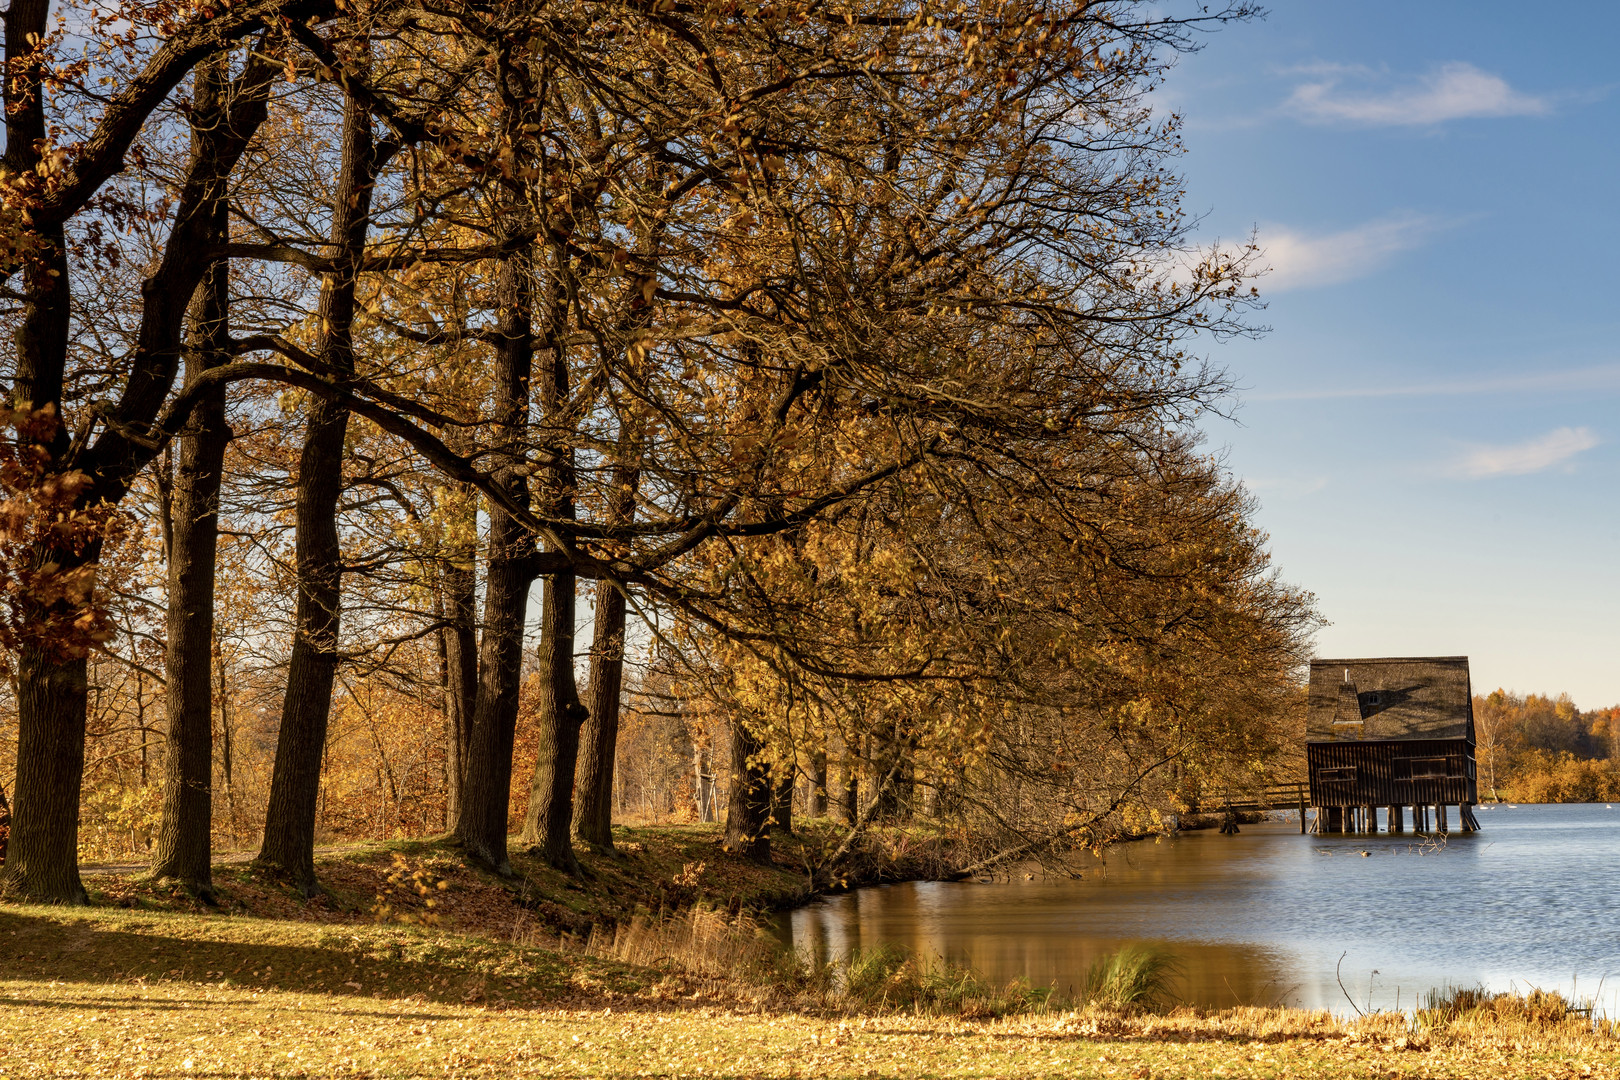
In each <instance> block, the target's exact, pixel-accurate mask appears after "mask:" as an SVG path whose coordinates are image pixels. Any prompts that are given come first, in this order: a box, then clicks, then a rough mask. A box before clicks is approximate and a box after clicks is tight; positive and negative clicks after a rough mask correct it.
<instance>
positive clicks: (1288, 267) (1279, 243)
mask: <svg viewBox="0 0 1620 1080" xmlns="http://www.w3.org/2000/svg"><path fill="white" fill-rule="evenodd" d="M1439 227H1440V223H1439V222H1437V221H1436V220H1435V219H1433V218H1430V217H1425V216H1423V215H1421V214H1401V215H1397V216H1395V217H1387V218H1379V219H1378V220H1376V221H1369V222H1366V223H1365V224H1362V225H1357V226H1356V227H1354V228H1352V229H1345V230H1343V231H1341V232H1335V233H1314V234H1313V233H1305V232H1299V231H1297V230H1294V229H1289V228H1286V227H1283V226H1269V227H1268V226H1261V227H1260V230H1259V241H1260V248H1261V251H1262V252H1263V253H1264V257H1265V262H1266V263H1267V264H1268V265H1269V266H1270V267H1271V272H1270V273H1269V274H1267V275H1266V277H1265V279H1264V280H1263V282H1262V283H1261V289H1262V290H1263V291H1265V292H1268V293H1276V292H1285V291H1286V290H1288V289H1309V288H1313V287H1315V286H1318V285H1336V284H1338V283H1339V282H1341V281H1349V280H1351V279H1352V278H1358V277H1361V276H1363V275H1365V274H1370V273H1372V272H1373V271H1374V270H1376V269H1378V267H1379V266H1381V265H1383V263H1384V262H1386V261H1387V260H1388V259H1389V258H1390V257H1391V256H1393V255H1396V254H1398V253H1399V252H1402V251H1409V250H1411V249H1412V248H1415V247H1419V246H1421V245H1422V244H1423V243H1424V242H1425V241H1426V240H1427V239H1428V237H1429V236H1430V234H1432V233H1433V232H1434V231H1435V230H1436V229H1438V228H1439Z"/></svg>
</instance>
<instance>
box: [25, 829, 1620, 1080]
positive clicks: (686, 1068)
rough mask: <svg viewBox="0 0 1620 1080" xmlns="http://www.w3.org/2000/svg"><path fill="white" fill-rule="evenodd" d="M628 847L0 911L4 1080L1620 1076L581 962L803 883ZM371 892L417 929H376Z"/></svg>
mask: <svg viewBox="0 0 1620 1080" xmlns="http://www.w3.org/2000/svg"><path fill="white" fill-rule="evenodd" d="M627 839H628V842H629V843H634V844H640V845H641V850H640V851H639V852H638V851H636V850H634V849H632V850H631V851H630V852H629V853H628V855H627V857H625V858H623V859H620V860H614V865H613V867H612V868H603V867H596V868H595V869H593V875H594V876H593V877H591V878H587V879H586V880H585V881H584V882H582V883H574V882H567V881H563V880H561V879H559V881H557V882H551V881H550V880H549V879H546V878H544V877H540V878H538V879H536V878H530V879H526V880H525V881H524V882H519V883H516V884H514V883H499V882H493V881H491V880H489V879H486V878H484V877H482V876H481V875H479V874H477V873H476V872H474V871H472V870H470V869H467V868H464V867H461V866H460V865H459V863H457V862H456V860H455V859H454V857H453V855H452V854H451V853H447V852H446V851H444V850H443V849H440V848H435V847H433V846H431V845H427V846H423V845H417V846H415V847H407V849H406V850H403V851H402V850H400V846H399V845H395V846H394V847H393V849H392V850H390V849H364V850H360V851H354V852H348V853H345V854H343V855H341V856H338V857H334V858H329V859H328V860H327V861H326V863H324V864H323V866H322V877H323V880H325V881H327V882H328V883H329V886H330V887H332V888H333V890H334V891H333V893H332V895H330V896H329V897H327V898H326V899H324V900H322V901H319V902H316V903H314V904H303V903H302V902H301V901H297V900H295V899H294V898H292V897H291V895H290V894H285V893H284V892H282V891H278V887H277V886H276V885H275V884H274V883H273V882H267V881H264V880H261V879H258V878H256V877H254V875H253V874H252V873H251V872H250V871H249V870H248V869H247V868H246V867H229V866H225V867H221V868H220V878H221V884H222V886H223V888H222V891H223V893H224V895H225V904H224V905H223V906H222V908H220V909H218V910H207V909H197V910H190V909H188V908H189V906H190V902H189V901H186V900H184V898H181V897H175V896H172V895H167V894H164V893H163V892H162V891H161V890H154V889H152V888H151V887H150V886H143V885H140V884H138V883H136V882H133V881H130V880H125V879H106V878H102V879H97V880H96V881H94V882H93V883H92V892H93V894H95V895H96V896H97V897H98V899H99V902H98V904H97V905H96V906H92V907H91V908H88V909H63V908H43V907H30V906H17V905H0V1078H4V1080H23V1078H32V1077H48V1076H118V1077H181V1076H191V1077H379V1078H380V1077H429V1076H432V1077H444V1076H454V1077H461V1076H501V1077H505V1076H511V1077H529V1076H623V1077H633V1076H658V1077H676V1076H680V1077H704V1078H712V1077H739V1078H740V1077H805V1078H811V1077H879V1076H884V1077H888V1076H893V1077H929V1076H939V1077H957V1076H961V1077H1132V1078H1137V1077H1199V1078H1202V1077H1208V1076H1226V1077H1319V1076H1320V1077H1378V1078H1383V1077H1469V1078H1473V1077H1538V1078H1539V1077H1559V1078H1563V1077H1581V1076H1600V1077H1620V1042H1617V1041H1616V1040H1615V1038H1614V1037H1613V1034H1612V1032H1611V1031H1610V1030H1609V1029H1608V1028H1607V1026H1605V1030H1604V1031H1603V1032H1602V1033H1594V1032H1593V1031H1592V1030H1591V1029H1590V1025H1589V1024H1588V1023H1586V1022H1585V1021H1584V1020H1582V1019H1580V1018H1570V1019H1567V1020H1566V1019H1564V1018H1563V1017H1562V1015H1561V1013H1560V1014H1559V1015H1558V1017H1557V1018H1556V1019H1548V1020H1542V1021H1539V1022H1532V1021H1530V1020H1526V1019H1522V1018H1519V1019H1515V1018H1511V1017H1510V1018H1506V1019H1504V1018H1502V1017H1500V1016H1495V1015H1492V1016H1485V1017H1481V1016H1478V1015H1465V1016H1464V1017H1463V1018H1461V1019H1457V1020H1454V1021H1452V1022H1450V1023H1445V1024H1439V1025H1438V1026H1433V1027H1430V1026H1423V1025H1419V1026H1416V1027H1414V1026H1413V1025H1412V1024H1411V1023H1410V1021H1409V1020H1407V1019H1406V1018H1404V1017H1396V1016H1377V1017H1372V1018H1368V1019H1364V1020H1357V1021H1355V1022H1354V1023H1348V1024H1347V1023H1341V1022H1339V1021H1336V1020H1334V1019H1333V1018H1332V1017H1330V1016H1327V1015H1326V1014H1323V1013H1311V1012H1305V1011H1300V1010H1282V1009H1269V1010H1267V1009H1242V1010H1231V1011H1227V1012H1222V1013H1214V1014H1199V1013H1194V1012H1191V1011H1187V1010H1182V1011H1178V1012H1174V1013H1171V1014H1168V1015H1151V1014H1137V1015H1117V1014H1112V1013H1108V1012H1103V1011H1082V1012H1066V1011H1057V1010H1054V1011H1049V1012H1036V1013H1031V1014H1026V1015H1019V1016H1011V1017H1006V1018H1000V1019H995V1018H988V1019H966V1018H963V1017H961V1016H948V1015H934V1016H926V1015H925V1016H919V1015H914V1014H912V1013H911V1012H909V1011H903V1010H902V1011H873V1010H869V1011H867V1012H866V1013H864V1014H861V1013H857V1012H852V1011H850V1010H849V1009H847V1008H846V1007H845V1006H844V1005H843V1004H842V1003H841V1002H840V1001H839V999H838V998H837V997H836V996H832V995H830V994H829V993H827V992H826V991H825V989H822V990H817V989H816V988H815V986H814V985H813V984H809V983H804V982H799V983H795V982H794V981H792V980H785V981H784V980H781V979H777V980H774V981H773V980H771V979H769V978H765V977H763V976H759V975H757V974H756V976H754V977H748V978H738V977H728V976H727V975H726V974H724V973H723V972H717V971H716V970H715V969H714V967H713V965H712V964H711V965H710V966H709V968H708V969H707V974H704V973H703V972H702V971H701V970H699V969H697V968H693V967H691V966H690V965H688V966H683V964H682V962H681V961H680V960H678V959H673V958H672V959H670V960H666V961H662V962H659V963H654V964H652V965H650V966H635V965H631V964H627V963H621V962H618V961H615V960H612V959H606V958H603V957H600V956H590V955H585V954H584V952H583V951H582V949H581V946H580V944H579V942H578V941H577V940H575V939H573V938H570V937H568V936H566V935H563V936H561V937H559V936H557V935H556V934H555V933H554V932H553V931H554V930H555V929H556V927H557V925H560V924H564V923H568V922H569V921H570V920H573V919H576V918H585V917H589V916H591V915H593V914H596V913H597V912H598V911H599V910H600V909H601V907H602V906H603V905H605V904H607V903H609V902H610V901H611V902H612V903H614V904H619V905H628V904H632V903H634V904H636V905H637V906H641V907H643V908H645V907H647V906H648V905H647V904H646V902H645V901H646V898H647V897H649V896H656V895H657V894H658V893H659V892H660V891H668V890H679V889H687V890H693V889H698V890H713V891H717V892H718V891H719V890H724V889H731V890H733V892H732V895H733V896H734V897H736V898H742V897H746V896H755V895H762V891H763V892H769V891H770V889H774V888H778V887H780V888H784V889H786V888H792V887H793V886H792V884H791V882H792V880H793V875H792V873H791V870H790V869H786V868H784V869H782V870H780V871H753V870H748V869H746V868H739V867H734V866H731V865H730V864H728V863H727V862H726V861H725V860H724V859H723V858H722V859H719V860H716V859H715V857H714V854H715V853H714V850H713V847H712V839H709V840H703V839H702V837H693V836H691V835H690V834H688V835H687V836H686V839H682V838H681V837H680V836H676V837H673V838H666V839H663V840H661V839H659V838H658V837H656V836H652V835H648V836H644V837H641V838H640V839H634V838H629V837H627ZM688 840H690V841H692V842H693V843H697V842H699V841H701V842H702V843H704V844H707V845H709V846H708V847H707V848H704V847H694V848H692V849H691V850H686V849H685V848H681V847H680V846H679V845H680V844H684V843H686V842H688ZM396 856H397V857H398V858H397V859H396ZM638 856H639V857H640V858H642V859H643V860H644V862H645V864H646V865H647V866H649V867H651V866H656V868H657V874H656V875H651V874H643V873H641V872H640V871H638V870H637V869H636V866H637V863H636V858H637V857H638ZM694 856H696V857H694ZM400 860H403V863H402V862H401V861H400ZM696 863H703V864H704V866H703V867H702V869H698V868H697V867H696V866H695V864H696ZM610 871H611V874H618V875H621V877H617V878H614V877H610ZM750 875H754V876H750ZM761 875H763V876H761ZM771 875H776V876H771ZM675 878H679V879H680V881H681V882H684V883H685V884H679V883H677V882H675V880H674V879H675ZM440 881H443V882H445V884H446V888H444V889H440V888H439V887H438V883H439V882H440ZM418 886H420V888H419V887H418ZM525 890H527V892H525ZM379 894H380V895H383V896H385V897H386V898H388V900H389V904H388V906H389V910H390V912H391V914H390V916H389V918H390V919H392V920H397V919H399V918H408V919H411V920H414V921H413V922H412V923H410V924H401V923H400V922H398V921H384V922H378V921H377V919H376V917H375V916H374V915H372V914H369V908H368V906H367V905H366V901H370V902H371V906H375V905H376V901H375V897H376V896H377V895H379ZM719 895H720V896H721V897H723V896H724V893H723V892H720V893H719ZM428 899H432V900H434V901H435V903H434V905H433V906H432V907H428V906H427V905H426V901H427V900H428ZM667 899H668V900H670V901H671V902H673V901H674V900H676V899H678V897H677V896H675V895H674V894H670V895H669V896H667ZM514 900H517V901H520V902H521V903H514ZM739 903H741V900H740V899H739ZM543 904H553V905H558V906H560V907H561V909H562V911H563V912H571V913H572V915H565V914H562V913H552V914H550V915H547V914H544V912H542V913H541V915H536V914H535V912H536V910H537V909H539V906H540V905H543Z"/></svg>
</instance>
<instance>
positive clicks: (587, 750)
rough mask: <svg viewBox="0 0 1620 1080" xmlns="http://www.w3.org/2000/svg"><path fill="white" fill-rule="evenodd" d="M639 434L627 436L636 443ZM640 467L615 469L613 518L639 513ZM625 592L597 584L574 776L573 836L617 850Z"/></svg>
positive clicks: (617, 520) (629, 518) (620, 519)
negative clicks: (616, 780) (615, 829)
mask: <svg viewBox="0 0 1620 1080" xmlns="http://www.w3.org/2000/svg"><path fill="white" fill-rule="evenodd" d="M634 443H635V440H629V439H627V440H625V445H626V446H633V445H634ZM640 479H641V472H640V469H638V468H637V467H636V466H635V465H634V464H626V465H624V466H622V467H620V468H618V469H615V470H614V475H613V504H612V506H611V508H610V511H609V514H610V520H611V521H612V522H614V523H616V524H618V523H628V522H630V521H632V520H634V519H635V513H636V489H637V487H638V486H639V484H640ZM624 632H625V595H624V592H623V590H622V587H621V586H616V585H614V584H613V583H612V582H610V581H599V582H597V584H596V626H595V628H594V630H593V633H592V639H593V640H592V641H591V670H590V683H589V693H590V701H591V703H590V707H589V709H590V711H589V715H588V716H586V718H585V726H584V728H583V729H582V730H581V732H580V742H579V771H578V774H577V776H576V780H575V785H574V787H575V800H576V801H575V806H574V836H575V837H576V838H577V839H578V840H580V841H581V842H582V843H586V844H589V845H591V846H592V847H595V848H598V849H601V850H604V851H612V850H613V769H614V755H615V754H616V753H617V751H618V743H619V706H620V698H621V696H622V691H623V689H624Z"/></svg>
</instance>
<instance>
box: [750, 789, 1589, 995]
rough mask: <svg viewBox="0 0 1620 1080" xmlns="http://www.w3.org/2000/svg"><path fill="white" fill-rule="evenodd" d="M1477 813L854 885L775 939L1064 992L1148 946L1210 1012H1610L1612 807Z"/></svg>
mask: <svg viewBox="0 0 1620 1080" xmlns="http://www.w3.org/2000/svg"><path fill="white" fill-rule="evenodd" d="M1478 814H1479V820H1480V824H1481V826H1482V830H1483V831H1481V832H1479V833H1474V834H1465V833H1451V834H1450V835H1449V836H1448V837H1447V838H1446V840H1445V843H1444V845H1443V846H1436V845H1434V844H1432V843H1427V842H1426V841H1428V838H1427V837H1420V836H1416V835H1414V834H1412V833H1405V834H1395V835H1390V834H1388V833H1380V834H1376V835H1360V836H1325V837H1323V836H1301V835H1300V834H1299V825H1298V821H1297V819H1296V820H1295V821H1293V822H1291V823H1285V822H1268V823H1265V824H1261V825H1249V826H1244V828H1243V832H1242V833H1241V834H1240V835H1238V836H1221V835H1220V834H1218V833H1216V832H1214V831H1213V830H1211V831H1207V832H1197V833H1188V834H1184V835H1182V836H1180V837H1177V838H1176V839H1174V840H1164V841H1161V842H1159V843H1157V844H1155V843H1153V842H1152V841H1147V842H1141V843H1133V844H1122V845H1119V846H1118V847H1115V848H1112V849H1110V850H1109V851H1107V852H1106V853H1105V855H1104V857H1103V858H1102V859H1100V860H1099V859H1094V858H1093V857H1091V856H1089V855H1088V856H1085V860H1086V861H1085V863H1084V864H1082V868H1083V870H1084V874H1083V876H1082V877H1080V878H1078V879H1068V878H1063V879H1060V878H1043V877H1042V876H1040V872H1039V871H1038V870H1035V871H1034V873H1035V875H1036V876H1035V878H1034V879H1033V880H1025V879H1024V874H1023V873H1022V872H1019V873H1016V874H1014V875H1013V880H1012V881H1010V882H1008V881H998V882H995V883H989V884H985V883H978V882H950V883H946V882H915V883H908V884H901V885H886V886H878V887H875V888H868V889H860V890H857V891H855V892H851V893H847V894H844V895H841V896H835V897H830V898H828V899H826V900H824V901H820V902H817V903H815V904H812V905H810V906H809V907H806V908H801V909H800V910H798V911H795V912H792V913H791V915H790V916H788V917H786V918H784V920H783V923H782V925H781V927H780V932H781V933H782V935H783V936H784V938H785V939H786V940H788V941H789V942H790V943H791V944H793V945H794V946H795V947H796V948H798V949H800V950H803V951H805V952H806V953H808V954H812V955H816V956H819V957H821V958H823V959H828V958H834V957H837V956H840V955H844V954H847V953H848V952H849V950H851V949H854V948H870V947H872V946H875V945H879V944H883V943H888V942H895V943H899V944H901V945H904V946H906V947H908V948H910V949H912V950H914V951H915V952H917V953H919V954H921V955H924V956H930V957H945V958H947V959H950V960H952V961H955V962H958V963H966V964H969V965H971V966H972V967H973V968H974V969H975V970H976V971H978V972H979V973H980V974H982V975H984V976H986V977H987V978H990V979H992V980H996V981H1005V980H1009V979H1013V978H1016V977H1019V976H1022V977H1025V978H1028V979H1030V980H1031V981H1033V982H1034V983H1036V984H1037V985H1045V986H1056V987H1059V988H1060V989H1069V988H1072V987H1073V986H1075V985H1076V984H1077V983H1078V982H1079V981H1080V980H1081V979H1083V977H1084V974H1085V971H1086V969H1087V968H1088V967H1089V966H1090V964H1091V963H1092V961H1094V960H1095V959H1097V958H1098V957H1099V956H1101V955H1102V954H1104V953H1106V952H1109V951H1112V950H1114V949H1118V948H1119V947H1121V946H1122V945H1126V944H1129V943H1132V942H1154V943H1159V944H1162V945H1164V946H1165V947H1166V948H1168V949H1169V950H1170V951H1172V952H1174V953H1176V954H1177V955H1178V956H1179V957H1180V958H1181V960H1182V962H1183V966H1184V969H1185V976H1184V978H1183V980H1182V986H1181V987H1180V989H1181V997H1182V998H1183V999H1184V1000H1187V1001H1190V1002H1192V1003H1195V1004H1199V1005H1202V1006H1206V1007H1209V1006H1227V1005H1234V1004H1261V1005H1269V1004H1275V1003H1279V1002H1282V1003H1287V1004H1291V1005H1301V1006H1306V1007H1310V1008H1327V1009H1332V1010H1333V1011H1334V1012H1339V1013H1348V1012H1350V1011H1351V1005H1350V1003H1349V1001H1348V1000H1347V996H1346V990H1348V992H1349V995H1350V996H1351V997H1353V999H1354V1001H1355V1004H1356V1006H1357V1007H1359V1008H1362V1009H1367V1008H1369V1006H1370V1007H1373V1008H1396V1007H1399V1008H1402V1009H1409V1008H1410V1007H1411V1006H1412V1005H1413V1003H1414V999H1415V998H1416V996H1417V995H1420V994H1421V993H1423V992H1424V991H1427V990H1429V989H1431V988H1433V987H1436V986H1444V985H1446V984H1451V985H1461V986H1473V985H1476V984H1484V985H1485V986H1486V987H1488V988H1491V989H1502V990H1506V989H1519V990H1524V989H1527V988H1529V987H1532V986H1535V987H1541V988H1544V989H1560V990H1563V991H1564V992H1565V993H1571V992H1574V993H1577V994H1579V995H1581V996H1596V997H1598V999H1599V1007H1600V1010H1601V1011H1602V1012H1604V1013H1607V1014H1609V1015H1616V1014H1617V1013H1620V1008H1617V1005H1620V998H1617V996H1616V992H1617V991H1620V804H1615V807H1614V808H1613V809H1610V808H1608V807H1606V806H1604V805H1602V804H1594V805H1566V806H1518V807H1515V808H1511V809H1510V808H1508V807H1506V806H1502V807H1480V808H1478ZM1363 852H1365V853H1366V854H1365V855H1364V854H1362V853H1363ZM1341 957H1342V961H1341ZM1336 969H1337V974H1336ZM1605 977H1607V980H1606V981H1603V980H1605ZM1340 978H1342V980H1343V983H1344V987H1345V989H1341V988H1340V985H1339V980H1340ZM1600 982H1601V984H1602V985H1601V992H1600Z"/></svg>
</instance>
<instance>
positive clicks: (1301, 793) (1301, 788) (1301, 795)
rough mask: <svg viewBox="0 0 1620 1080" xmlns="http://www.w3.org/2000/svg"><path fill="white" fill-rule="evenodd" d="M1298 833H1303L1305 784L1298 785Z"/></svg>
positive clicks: (1302, 834)
mask: <svg viewBox="0 0 1620 1080" xmlns="http://www.w3.org/2000/svg"><path fill="white" fill-rule="evenodd" d="M1298 794H1299V835H1301V836H1304V835H1305V785H1304V784H1301V785H1299V791H1298Z"/></svg>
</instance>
